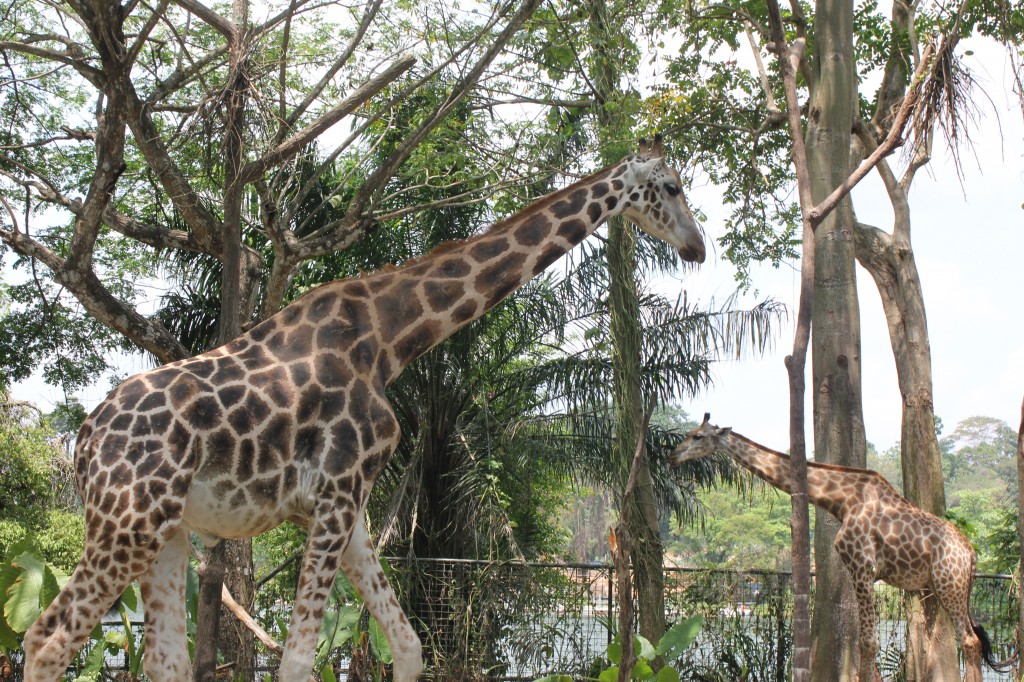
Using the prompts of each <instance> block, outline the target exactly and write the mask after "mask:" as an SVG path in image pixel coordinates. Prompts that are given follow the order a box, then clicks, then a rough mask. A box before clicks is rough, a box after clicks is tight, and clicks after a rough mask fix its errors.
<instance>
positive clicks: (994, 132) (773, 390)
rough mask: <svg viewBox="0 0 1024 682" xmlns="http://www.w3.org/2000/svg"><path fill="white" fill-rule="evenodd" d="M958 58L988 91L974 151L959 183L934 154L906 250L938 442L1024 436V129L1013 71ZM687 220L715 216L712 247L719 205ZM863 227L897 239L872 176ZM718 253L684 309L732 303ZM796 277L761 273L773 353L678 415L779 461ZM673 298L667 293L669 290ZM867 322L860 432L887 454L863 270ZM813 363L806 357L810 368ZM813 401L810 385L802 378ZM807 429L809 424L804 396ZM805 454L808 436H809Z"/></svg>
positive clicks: (861, 207)
mask: <svg viewBox="0 0 1024 682" xmlns="http://www.w3.org/2000/svg"><path fill="white" fill-rule="evenodd" d="M970 47H971V48H972V49H974V50H975V54H974V55H972V56H969V57H966V59H967V60H969V61H970V62H972V63H970V66H971V67H972V69H974V70H975V76H976V78H978V80H979V81H980V83H981V85H982V86H983V87H984V88H985V94H984V95H981V93H978V95H979V96H978V97H976V98H975V100H974V101H975V103H976V104H977V106H978V107H979V110H980V113H981V117H980V118H979V120H978V122H977V123H978V125H977V128H976V129H974V130H971V131H970V132H971V138H972V140H973V142H974V147H973V150H968V151H966V152H965V153H963V154H962V165H963V175H964V177H963V179H962V182H961V180H960V179H959V178H958V177H957V174H956V170H955V166H954V165H953V163H952V159H951V157H950V155H949V151H948V148H947V147H945V146H944V145H943V144H937V145H936V148H935V150H934V152H933V160H932V162H931V164H930V166H929V167H928V169H926V170H922V171H919V172H918V175H917V177H916V178H915V180H914V183H913V185H912V188H911V193H910V212H911V235H912V237H911V240H912V245H913V249H914V257H915V260H916V262H917V267H918V270H919V274H920V277H921V286H922V290H923V294H924V299H925V309H926V314H927V318H928V331H929V336H930V342H931V352H932V373H933V382H934V385H933V393H934V395H933V397H934V403H935V413H936V415H937V416H939V417H940V418H941V419H942V421H943V427H944V433H947V434H948V433H950V432H951V431H952V430H953V428H954V427H955V426H956V424H957V423H958V422H960V421H961V420H963V419H966V418H968V417H972V416H975V415H982V416H987V417H995V418H997V419H1001V420H1003V421H1005V422H1006V423H1007V424H1009V425H1010V426H1011V427H1012V428H1013V430H1014V431H1016V430H1017V428H1018V427H1019V426H1020V420H1021V402H1022V400H1024V120H1022V111H1021V108H1020V105H1019V104H1018V102H1017V100H1016V98H1015V95H1014V94H1013V93H1012V92H1011V91H1010V89H1009V85H1008V84H1009V74H1010V71H1011V69H1010V65H1009V64H1008V62H1007V61H1006V59H1005V57H1004V56H1003V55H1002V52H1001V51H1000V50H998V49H997V48H996V49H993V48H992V47H991V46H989V45H986V44H983V43H979V42H977V41H976V42H975V44H973V45H971V46H970ZM688 199H689V201H690V203H691V205H693V206H697V207H700V208H701V209H702V210H704V211H705V212H706V213H708V214H709V220H708V221H707V223H706V224H705V225H704V226H703V227H704V229H705V231H706V233H707V236H708V238H709V241H713V240H717V239H718V238H719V237H720V236H721V234H722V231H723V227H722V222H721V221H720V220H718V221H716V220H715V215H716V213H718V215H721V214H720V212H718V211H716V205H715V204H716V191H715V188H713V187H710V186H709V187H703V188H702V187H696V188H694V189H693V190H691V191H690V192H689V195H688ZM853 201H854V210H855V211H856V213H857V218H858V220H860V221H861V222H864V223H867V224H871V225H874V226H875V227H879V228H881V229H884V230H886V231H891V224H892V210H891V208H890V206H889V203H888V199H887V198H886V195H885V190H884V188H883V186H882V183H881V181H880V180H878V178H877V174H874V173H872V174H871V175H869V176H868V177H867V178H866V179H865V181H864V182H863V183H861V185H859V186H858V187H857V188H855V189H854V192H853ZM720 256H721V254H720V253H716V252H715V251H714V249H712V250H711V251H710V253H709V256H708V260H707V262H705V264H704V265H703V267H702V268H700V269H699V270H698V271H696V272H691V273H687V274H686V275H685V276H683V277H681V278H680V279H679V280H677V282H676V286H681V287H683V288H685V289H686V290H687V293H688V295H689V297H690V299H691V300H694V299H696V300H698V301H701V302H707V301H709V300H710V299H712V298H713V299H714V300H715V301H723V300H724V299H725V298H726V297H728V296H729V294H730V293H732V291H733V290H734V285H733V284H732V282H731V278H732V275H733V273H734V269H733V268H732V266H731V265H730V264H729V263H728V262H727V261H725V260H723V259H722V258H721V257H720ZM798 268H799V264H798V263H789V264H784V265H783V266H782V267H781V268H780V269H778V270H775V269H773V268H772V267H770V266H766V267H759V268H756V269H755V270H754V272H753V284H754V287H755V288H756V289H757V290H758V294H759V298H758V297H755V296H753V295H748V296H745V297H744V298H743V299H741V303H740V306H741V307H742V306H743V305H744V303H745V304H746V306H747V307H750V305H751V304H752V303H753V302H754V301H755V300H759V299H760V298H765V297H772V298H775V299H776V300H778V301H781V302H783V303H785V304H786V306H787V308H788V309H789V311H790V315H789V319H788V321H787V323H786V324H785V325H784V326H782V327H781V330H782V331H781V332H780V334H779V336H778V337H777V339H776V342H775V344H774V348H773V349H772V351H771V352H770V353H768V354H766V355H765V356H763V357H753V356H749V355H748V356H746V357H743V358H741V359H740V360H738V361H732V360H730V361H724V362H720V363H717V366H716V369H715V372H714V377H715V379H714V386H713V387H712V388H711V389H710V390H708V391H707V392H705V393H703V394H701V395H698V396H696V397H695V398H693V399H688V400H684V401H682V403H681V405H682V407H683V408H684V409H685V410H687V412H689V413H690V416H691V418H694V419H698V420H699V419H700V418H702V417H703V414H704V413H705V412H710V413H711V422H712V423H713V424H717V425H719V426H731V427H733V429H734V430H735V431H737V432H739V433H741V434H743V435H744V436H747V437H748V438H751V439H753V440H755V441H757V442H760V443H762V444H764V445H767V446H769V447H772V448H775V449H778V450H783V451H785V450H786V449H787V448H788V446H789V383H788V377H787V374H786V369H785V366H784V365H783V359H784V358H785V356H786V355H788V354H789V353H790V352H791V351H792V348H793V333H794V325H795V318H796V300H797V295H798V293H799V287H800V281H799V271H798ZM669 286H671V285H669ZM857 290H858V298H859V303H860V319H861V334H862V339H861V364H862V391H863V403H864V423H865V430H866V434H867V439H868V441H869V442H871V443H873V444H874V445H875V446H876V447H877V448H878V449H879V450H880V451H884V450H886V449H888V448H889V447H891V446H892V445H894V444H895V443H897V442H898V441H899V439H900V419H901V412H902V407H901V399H900V392H899V387H898V384H897V378H896V366H895V363H894V361H893V357H892V348H891V346H890V342H889V333H888V329H887V327H886V324H885V316H884V313H883V311H882V306H881V302H880V299H879V295H878V291H877V289H876V288H875V284H874V281H873V280H872V279H871V276H870V275H869V274H868V273H867V271H866V270H864V269H863V268H861V267H860V266H859V265H858V266H857ZM809 367H810V357H808V368H809ZM807 386H808V389H810V386H811V378H810V373H809V372H808V374H807ZM805 415H806V419H807V421H808V423H810V417H811V408H810V400H809V396H808V403H807V407H806V412H805ZM806 436H807V443H808V447H809V448H810V447H812V438H813V434H812V433H811V430H810V428H809V427H808V432H807V434H806Z"/></svg>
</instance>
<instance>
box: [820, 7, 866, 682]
mask: <svg viewBox="0 0 1024 682" xmlns="http://www.w3.org/2000/svg"><path fill="white" fill-rule="evenodd" d="M815 9H816V20H815V43H814V45H815V61H814V71H815V75H816V78H815V83H814V90H813V92H812V95H811V101H810V112H809V116H808V126H807V160H808V170H809V173H810V182H811V193H812V196H813V198H814V201H815V203H818V202H820V201H822V200H823V199H824V198H826V197H827V196H828V195H829V194H831V193H832V191H833V189H834V188H836V187H838V186H840V184H841V183H843V182H844V181H845V180H846V179H847V176H848V175H849V172H850V143H851V131H852V129H853V121H854V113H855V110H856V102H857V91H856V79H855V73H854V68H855V63H854V59H853V3H852V2H850V0H824V1H823V2H819V3H818V4H817V5H816V7H815ZM853 227H854V217H853V210H852V208H851V206H850V200H849V198H846V199H844V200H843V201H842V202H841V203H840V204H839V206H838V207H837V208H836V210H835V211H833V212H832V213H831V214H829V215H828V217H826V218H825V219H824V220H823V221H822V222H821V223H820V224H819V225H818V227H817V229H816V231H815V264H814V301H813V305H812V311H813V314H812V327H811V328H812V330H813V331H812V335H811V337H812V368H813V379H812V391H813V403H814V447H815V459H816V460H817V461H819V462H828V463H833V464H844V465H847V466H859V467H863V466H864V464H865V461H866V443H865V437H864V420H863V415H862V409H861V395H860V324H859V318H858V309H857V289H856V278H855V270H854V265H855V262H854V244H853ZM838 530H839V523H838V521H836V519H835V518H833V517H832V516H831V515H829V514H827V513H825V512H823V511H821V510H816V516H815V537H814V549H815V552H814V556H815V567H816V571H817V582H816V589H815V595H814V626H813V628H812V632H813V633H814V639H813V642H812V645H811V679H812V680H821V681H822V682H840V681H841V680H850V679H856V674H857V671H856V668H855V662H856V661H857V659H858V657H857V653H856V652H857V602H856V599H855V597H854V592H853V590H852V589H851V585H850V580H849V577H848V575H847V574H846V569H845V568H844V567H843V565H842V564H841V562H840V561H839V558H838V556H837V555H836V553H835V551H834V549H833V543H834V542H835V537H836V533H837V531H838ZM872 664H873V661H871V662H867V661H865V662H862V667H861V669H862V670H867V669H869V668H868V666H869V665H872ZM861 679H862V680H863V681H864V682H871V679H872V678H871V677H862V678H861Z"/></svg>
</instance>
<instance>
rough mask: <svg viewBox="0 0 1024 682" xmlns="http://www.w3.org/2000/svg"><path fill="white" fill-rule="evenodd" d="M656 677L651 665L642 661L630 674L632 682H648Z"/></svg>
mask: <svg viewBox="0 0 1024 682" xmlns="http://www.w3.org/2000/svg"><path fill="white" fill-rule="evenodd" d="M653 676H654V669H653V668H651V664H650V663H648V662H647V661H645V660H643V659H640V660H638V661H637V662H636V663H635V664H634V665H633V670H632V672H630V674H629V678H630V679H631V680H648V679H650V678H651V677H653Z"/></svg>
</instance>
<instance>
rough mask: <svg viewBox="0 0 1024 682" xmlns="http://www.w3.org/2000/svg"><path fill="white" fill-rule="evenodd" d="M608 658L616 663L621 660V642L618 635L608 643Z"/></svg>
mask: <svg viewBox="0 0 1024 682" xmlns="http://www.w3.org/2000/svg"><path fill="white" fill-rule="evenodd" d="M608 660H609V661H611V662H612V663H614V664H616V665H618V664H619V662H620V661H621V660H622V642H620V641H619V638H618V637H616V638H615V639H613V640H612V641H611V642H609V644H608Z"/></svg>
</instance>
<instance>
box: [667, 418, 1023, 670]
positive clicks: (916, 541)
mask: <svg viewBox="0 0 1024 682" xmlns="http://www.w3.org/2000/svg"><path fill="white" fill-rule="evenodd" d="M710 420H711V415H710V413H705V414H704V422H703V423H702V424H701V425H700V426H698V427H697V428H696V429H694V430H693V431H690V432H689V433H688V434H686V436H685V437H684V438H683V440H682V442H681V443H680V444H679V445H678V446H677V447H676V448H675V450H673V451H672V454H671V455H670V456H669V463H670V464H671V465H672V466H676V465H678V464H681V463H683V462H686V461H689V460H693V459H700V458H701V457H707V456H708V455H711V454H713V453H716V452H720V453H722V454H725V455H728V456H729V457H731V458H732V459H733V460H735V461H736V463H737V464H739V465H740V466H742V467H744V468H745V469H748V470H749V471H751V472H752V473H753V474H754V475H755V476H757V477H759V478H761V479H763V480H765V481H767V482H768V483H770V484H771V485H772V486H774V487H776V488H778V489H779V490H781V491H783V492H785V493H790V490H791V488H790V469H789V456H788V455H784V454H782V453H781V452H776V451H775V450H770V449H768V448H766V447H764V446H762V445H759V444H757V443H755V442H754V441H752V440H750V439H748V438H746V437H744V436H741V435H740V434H738V433H734V432H733V431H732V429H731V428H728V427H725V428H718V427H717V426H714V425H712V424H711V423H710ZM807 495H808V498H809V499H810V501H811V503H812V504H814V505H816V506H818V507H821V508H822V509H824V510H825V511H827V512H828V513H830V514H832V515H833V516H835V517H836V518H837V519H839V522H840V524H841V525H840V528H839V532H838V533H837V534H836V539H835V548H836V551H837V552H838V553H839V558H840V560H841V561H842V562H843V565H844V566H846V570H847V572H848V573H849V574H850V578H851V579H852V580H853V585H854V590H855V591H856V594H857V605H858V611H859V614H858V615H859V618H858V621H859V623H858V625H859V627H858V637H859V640H858V641H859V649H860V652H859V655H860V661H859V679H861V680H880V679H881V678H880V676H879V674H878V669H877V667H876V666H875V653H876V652H877V649H878V634H877V630H876V620H877V616H876V614H875V602H874V594H873V590H872V585H873V584H874V582H875V580H884V581H885V582H887V583H889V584H890V585H892V586H894V587H898V588H900V589H904V590H918V591H920V590H927V591H929V592H931V593H932V594H934V595H935V596H936V597H938V599H939V603H940V604H941V605H942V607H943V608H944V609H945V610H946V612H947V613H948V614H949V616H950V618H952V620H953V625H954V627H955V628H956V631H957V634H958V635H959V637H960V644H961V647H962V648H963V652H964V659H965V662H966V665H967V676H966V680H967V682H981V679H982V678H981V661H982V658H984V660H985V663H986V664H988V665H989V666H990V667H991V668H992V669H993V670H996V671H1004V670H1006V669H1008V668H1009V665H1008V664H1009V662H1010V661H1002V662H997V661H995V660H994V659H993V657H992V647H991V644H990V643H989V639H988V635H987V634H986V633H985V630H984V629H983V628H982V627H981V626H980V625H976V624H975V623H974V622H973V621H972V620H971V615H970V612H969V606H970V596H971V587H972V585H973V583H974V568H975V563H976V557H975V554H974V547H972V546H971V542H970V540H968V539H967V537H966V536H965V535H964V534H963V533H962V532H960V529H958V528H957V527H956V526H954V525H953V524H952V523H950V522H949V521H946V520H945V519H940V518H939V517H937V516H935V515H934V514H930V513H928V512H926V511H924V510H923V509H919V508H917V507H915V506H914V505H912V504H910V502H908V501H907V500H906V498H904V497H903V496H902V495H900V494H899V493H898V492H896V489H895V488H893V487H892V485H891V484H890V483H889V482H888V481H887V480H885V478H883V477H882V476H881V475H880V474H878V473H877V472H874V471H870V470H867V469H857V468H854V467H845V466H839V465H835V464H819V463H817V462H808V463H807ZM1011 660H1012V659H1011Z"/></svg>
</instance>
